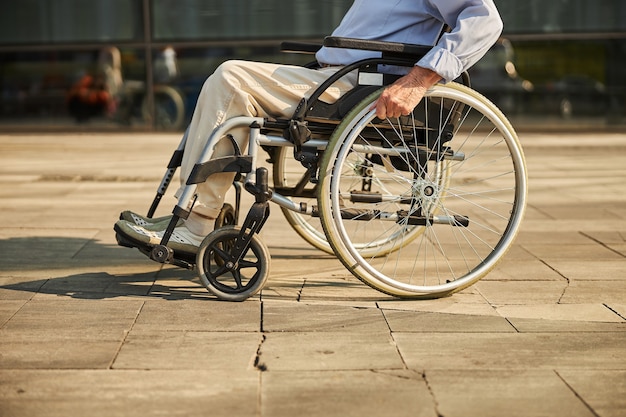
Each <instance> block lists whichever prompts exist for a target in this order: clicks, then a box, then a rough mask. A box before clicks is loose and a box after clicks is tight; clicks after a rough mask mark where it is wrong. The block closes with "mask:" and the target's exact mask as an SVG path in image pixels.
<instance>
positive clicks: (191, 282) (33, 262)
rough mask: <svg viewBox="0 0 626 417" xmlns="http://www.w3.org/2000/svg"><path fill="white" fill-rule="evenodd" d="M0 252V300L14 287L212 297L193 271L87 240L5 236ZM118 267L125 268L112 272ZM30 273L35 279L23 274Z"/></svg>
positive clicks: (90, 295)
mask: <svg viewBox="0 0 626 417" xmlns="http://www.w3.org/2000/svg"><path fill="white" fill-rule="evenodd" d="M0 253H2V259H1V260H0V299H2V298H5V299H6V298H13V297H14V296H12V295H10V294H6V293H7V292H9V293H10V292H14V291H15V292H26V293H35V294H48V295H57V296H66V297H71V298H79V299H111V298H118V297H129V296H130V297H158V298H163V299H172V300H179V299H214V300H216V298H215V297H214V296H212V295H211V294H209V293H208V291H207V290H206V288H204V286H202V284H201V283H200V280H199V279H198V277H197V275H196V274H195V272H194V271H189V270H185V269H182V268H176V267H168V266H164V265H161V264H157V263H155V262H152V261H150V260H149V259H148V258H146V257H145V256H144V255H142V254H141V253H139V251H137V250H134V249H129V248H122V247H120V246H117V245H114V244H103V243H102V242H99V241H96V240H93V239H88V238H85V239H83V238H75V237H58V236H33V237H11V238H8V239H0ZM124 269H126V270H128V271H131V272H127V273H126V272H123V273H117V272H116V271H119V270H124ZM68 271H76V273H73V274H69V275H68V274H67V273H68ZM132 271H135V272H132ZM56 274H58V275H56ZM64 274H65V275H64ZM55 275H56V276H55ZM33 276H35V277H38V278H39V277H41V278H39V279H35V280H32V279H29V278H31V277H33ZM2 293H5V294H4V295H3V294H2Z"/></svg>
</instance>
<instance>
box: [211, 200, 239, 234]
mask: <svg viewBox="0 0 626 417" xmlns="http://www.w3.org/2000/svg"><path fill="white" fill-rule="evenodd" d="M236 225H237V218H236V213H235V208H234V207H233V206H232V205H230V204H228V203H225V204H224V205H223V206H222V210H221V211H220V214H219V215H218V216H217V217H216V218H215V229H220V228H222V227H224V226H236Z"/></svg>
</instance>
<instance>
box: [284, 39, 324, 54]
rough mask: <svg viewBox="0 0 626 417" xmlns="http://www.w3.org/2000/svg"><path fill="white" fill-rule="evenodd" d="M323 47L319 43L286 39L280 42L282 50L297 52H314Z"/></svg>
mask: <svg viewBox="0 0 626 417" xmlns="http://www.w3.org/2000/svg"><path fill="white" fill-rule="evenodd" d="M321 47H322V45H320V44H319V43H309V42H292V41H285V42H282V43H281V44H280V50H281V51H282V52H293V53H297V54H314V53H316V52H317V51H319V49H320V48H321Z"/></svg>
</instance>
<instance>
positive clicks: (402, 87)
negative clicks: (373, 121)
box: [372, 66, 441, 119]
mask: <svg viewBox="0 0 626 417" xmlns="http://www.w3.org/2000/svg"><path fill="white" fill-rule="evenodd" d="M440 80H441V77H440V76H439V74H437V73H436V72H434V71H431V70H429V69H426V68H422V67H418V66H415V67H413V69H411V71H410V72H409V73H408V74H407V75H405V76H404V77H402V78H399V79H398V80H397V81H396V82H395V83H393V84H391V85H390V86H389V87H387V88H386V89H385V91H383V93H382V94H381V95H380V97H379V98H378V100H377V101H376V103H374V106H372V108H374V107H376V116H377V117H378V118H379V119H385V118H386V117H389V118H393V117H400V116H407V115H409V114H410V113H411V112H412V111H413V109H414V108H415V107H416V106H417V105H418V104H419V102H420V101H422V98H423V97H424V94H426V91H428V89H429V88H430V87H432V86H433V85H434V84H436V83H437V82H439V81H440Z"/></svg>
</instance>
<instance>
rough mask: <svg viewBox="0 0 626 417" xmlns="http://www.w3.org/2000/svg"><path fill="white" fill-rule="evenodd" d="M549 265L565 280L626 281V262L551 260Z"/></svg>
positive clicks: (617, 260)
mask: <svg viewBox="0 0 626 417" xmlns="http://www.w3.org/2000/svg"><path fill="white" fill-rule="evenodd" d="M547 263H548V264H549V265H550V266H551V267H552V268H554V270H555V271H558V272H559V274H561V275H562V276H564V277H565V278H567V279H569V280H573V281H579V280H581V281H590V280H598V281H621V282H624V281H625V280H626V260H624V259H622V260H619V259H615V260H601V261H589V260H587V261H577V260H572V259H550V260H548V261H547Z"/></svg>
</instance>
